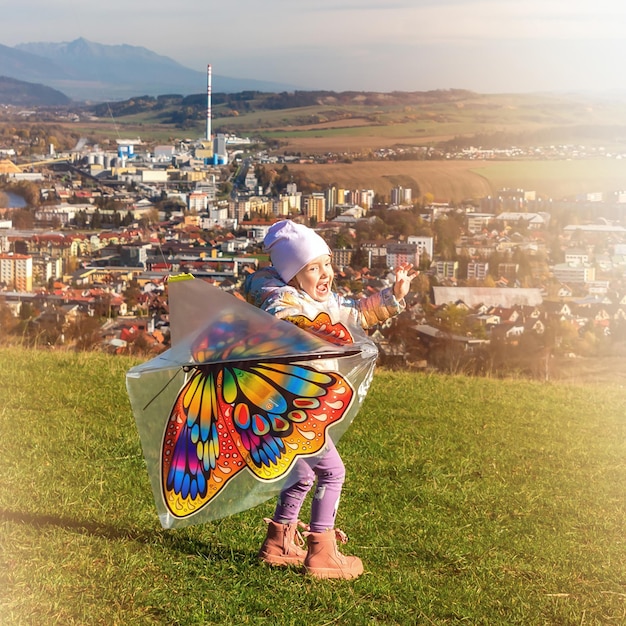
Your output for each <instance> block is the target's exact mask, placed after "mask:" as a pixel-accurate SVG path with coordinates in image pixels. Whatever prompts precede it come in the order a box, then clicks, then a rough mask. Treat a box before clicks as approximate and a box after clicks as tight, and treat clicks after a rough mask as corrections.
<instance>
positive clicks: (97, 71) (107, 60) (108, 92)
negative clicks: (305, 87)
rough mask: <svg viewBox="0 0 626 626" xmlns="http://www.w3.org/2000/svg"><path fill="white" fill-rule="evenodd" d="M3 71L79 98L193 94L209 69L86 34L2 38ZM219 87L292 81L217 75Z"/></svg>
mask: <svg viewBox="0 0 626 626" xmlns="http://www.w3.org/2000/svg"><path fill="white" fill-rule="evenodd" d="M0 76H4V77H7V78H13V79H17V80H19V81H24V82H30V83H37V84H38V85H44V86H47V87H51V88H53V89H55V90H58V91H60V92H61V93H62V94H65V95H66V96H68V97H69V98H70V99H72V100H74V101H78V102H106V101H115V100H123V99H125V98H130V97H133V96H137V95H148V96H158V95H163V94H181V95H189V94H196V93H202V92H205V91H206V83H207V79H206V72H199V71H197V70H192V69H190V68H188V67H185V66H184V65H181V64H180V63H178V62H176V61H174V60H173V59H170V58H169V57H166V56H162V55H159V54H156V53H155V52H152V51H151V50H148V49H147V48H143V47H140V46H131V45H127V44H122V45H107V44H100V43H95V42H92V41H88V40H86V39H83V38H79V39H75V40H74V41H71V42H64V43H25V44H19V45H17V46H14V47H9V46H4V45H2V44H0ZM212 89H213V91H215V92H216V93H220V92H221V93H237V92H240V91H248V90H250V91H264V92H277V91H278V92H280V91H291V90H293V89H295V87H294V86H292V85H285V84H280V83H273V82H269V81H260V80H255V79H245V78H229V77H227V76H221V75H219V74H215V73H214V74H213V76H212Z"/></svg>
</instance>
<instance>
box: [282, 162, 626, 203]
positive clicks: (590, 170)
mask: <svg viewBox="0 0 626 626" xmlns="http://www.w3.org/2000/svg"><path fill="white" fill-rule="evenodd" d="M289 170H290V171H293V172H303V173H304V174H305V175H306V177H307V178H308V179H309V180H310V181H312V182H315V183H317V184H319V185H321V186H322V187H325V186H328V185H331V184H335V185H337V186H339V187H344V188H347V189H373V190H374V191H375V192H376V193H379V194H382V195H384V196H386V197H389V192H390V190H391V189H392V188H393V187H396V186H398V185H399V186H402V187H405V188H409V187H410V188H412V189H413V198H414V199H415V200H417V199H419V198H420V197H423V196H424V194H426V193H430V194H433V196H434V199H435V200H440V201H449V200H453V201H455V202H459V201H462V200H468V199H472V198H482V197H485V196H490V195H494V194H495V193H497V192H498V190H501V189H506V188H509V189H524V190H526V191H535V192H536V193H537V194H538V196H541V197H543V198H552V199H561V198H566V197H570V198H571V197H573V196H576V195H578V194H586V193H590V192H598V191H600V192H605V193H608V192H613V191H617V190H621V189H624V181H625V180H626V159H622V160H619V159H609V158H605V159H587V160H561V161H557V160H547V161H540V160H530V161H523V160H519V161H518V160H511V161H353V162H352V163H332V164H320V165H316V164H289ZM607 197H609V196H608V195H607Z"/></svg>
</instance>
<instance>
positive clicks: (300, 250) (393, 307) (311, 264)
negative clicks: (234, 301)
mask: <svg viewBox="0 0 626 626" xmlns="http://www.w3.org/2000/svg"><path fill="white" fill-rule="evenodd" d="M264 244H265V247H266V249H267V250H268V251H269V254H270V259H271V262H272V266H271V267H267V268H263V269H261V270H258V271H257V272H255V273H254V274H252V275H251V276H249V277H248V279H247V280H246V281H245V284H244V288H243V291H244V296H245V297H246V300H247V301H248V302H250V303H252V304H254V305H255V306H258V307H260V308H262V309H264V310H265V311H268V312H269V313H272V314H273V315H276V316H277V317H279V318H281V319H286V320H290V318H293V321H294V322H295V318H296V317H300V318H301V317H302V316H305V317H306V318H308V319H309V320H313V319H315V317H316V316H317V315H318V314H319V313H320V312H326V313H328V314H329V316H330V317H331V319H332V320H333V321H334V322H336V321H340V322H342V323H343V324H344V325H346V326H347V327H348V328H350V327H352V328H355V327H359V328H361V329H362V328H368V327H369V326H373V325H375V324H377V323H379V322H384V321H385V320H386V319H388V318H389V317H391V316H393V315H396V314H398V313H400V312H401V311H402V310H403V309H404V297H405V296H406V294H407V293H408V292H409V288H410V285H411V280H412V279H413V277H414V276H415V273H414V272H412V271H411V268H412V265H410V264H406V265H401V266H400V267H398V268H396V272H395V275H396V281H395V283H394V285H393V287H392V288H385V289H383V290H382V291H380V292H379V293H377V294H374V295H372V296H370V297H368V298H362V299H360V300H356V299H354V298H345V297H343V296H341V295H339V294H337V293H336V292H334V291H332V282H333V278H334V271H333V267H332V264H331V252H330V248H329V247H328V244H327V243H326V242H325V241H324V239H322V237H320V236H319V235H318V234H317V233H316V232H315V231H313V230H312V229H310V228H308V227H306V226H303V225H302V224H297V223H295V222H292V221H290V220H283V221H280V222H277V223H275V224H273V225H272V226H271V228H270V229H269V231H268V233H267V235H266V237H265V240H264ZM361 332H362V331H361ZM293 471H294V472H296V479H297V480H296V482H295V483H293V484H289V486H287V487H285V488H284V489H283V490H282V491H281V493H280V496H279V498H278V503H277V505H276V510H275V511H274V515H273V517H272V519H271V520H267V521H268V530H267V537H266V539H265V541H264V543H263V546H262V547H261V550H260V552H259V557H260V558H261V560H263V561H265V562H266V563H269V564H271V565H304V568H305V570H306V571H307V572H308V573H309V574H311V575H313V576H315V577H317V578H356V577H357V576H360V575H361V574H362V573H363V564H362V562H361V560H360V559H359V558H358V557H356V556H345V555H343V554H341V553H340V552H339V551H338V550H337V544H336V539H340V540H341V541H343V542H344V543H345V541H346V540H347V538H346V536H345V535H344V534H343V533H342V532H341V531H339V530H336V529H335V517H336V515H337V507H338V504H339V496H340V494H341V489H342V487H343V482H344V479H345V468H344V465H343V462H342V460H341V457H340V456H339V453H338V452H337V449H336V448H335V445H334V443H333V442H332V441H331V440H329V442H328V444H327V446H326V452H325V453H323V454H322V455H318V456H316V457H313V458H308V459H306V458H305V459H299V460H298V461H297V462H296V466H295V468H294V470H293ZM316 479H317V487H316V490H315V495H314V498H313V502H312V505H311V520H310V524H309V527H308V531H307V532H306V533H305V534H306V536H307V550H306V551H305V550H303V549H302V548H301V547H300V546H298V545H297V544H296V533H297V528H298V525H301V526H304V525H303V524H302V523H301V522H299V521H298V517H299V514H300V509H301V507H302V503H303V502H304V499H305V497H306V495H307V494H308V492H309V491H310V490H311V488H312V486H313V484H314V482H315V480H316Z"/></svg>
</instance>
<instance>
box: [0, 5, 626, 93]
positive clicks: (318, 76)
mask: <svg viewBox="0 0 626 626" xmlns="http://www.w3.org/2000/svg"><path fill="white" fill-rule="evenodd" d="M0 32H1V33H2V34H1V35H0V44H3V45H6V46H14V45H16V44H20V43H32V42H66V41H67V42H69V41H72V40H74V39H77V38H79V37H84V38H85V39H88V40H90V41H93V42H97V43H102V44H113V45H115V44H130V45H136V46H143V47H145V48H148V49H149V50H151V51H152V52H155V53H157V54H161V55H164V56H167V57H170V58H172V59H174V60H175V61H178V62H179V63H181V64H183V65H185V66H186V67H189V68H191V69H195V70H200V71H206V66H207V64H209V63H210V64H211V66H212V71H213V73H214V74H216V75H220V76H229V77H233V78H255V79H257V80H266V81H271V82H279V83H284V84H285V85H290V86H293V87H295V88H299V89H305V90H306V89H311V90H312V89H328V90H332V91H350V90H355V91H383V92H389V91H394V90H397V91H427V90H431V89H470V90H472V91H477V92H481V93H527V92H534V91H557V92H571V91H587V92H606V91H609V92H624V91H625V90H626V77H625V75H626V73H625V72H624V70H623V68H622V64H623V61H624V59H626V2H624V1H623V0H524V1H520V0H263V1H260V0H220V1H219V2H216V1H215V0H176V2H173V1H172V0H149V1H148V0H107V1H106V2H85V0H80V1H79V0H53V1H51V0H19V2H11V8H10V9H8V10H7V9H5V10H3V11H2V29H1V31H0ZM1 73H2V72H1V68H0V74H1Z"/></svg>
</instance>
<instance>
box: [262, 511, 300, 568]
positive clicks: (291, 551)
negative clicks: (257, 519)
mask: <svg viewBox="0 0 626 626" xmlns="http://www.w3.org/2000/svg"><path fill="white" fill-rule="evenodd" d="M264 521H265V522H267V536H266V537H265V541H264V542H263V545H262V546H261V550H260V551H259V558H260V559H261V561H263V562H264V563H268V564H269V565H302V564H303V563H304V557H305V556H306V551H305V550H304V549H303V546H304V539H302V535H301V534H300V532H299V531H298V526H300V527H301V528H307V526H306V524H303V523H302V522H293V523H292V524H279V523H278V522H274V521H273V520H271V519H269V518H265V519H264Z"/></svg>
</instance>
